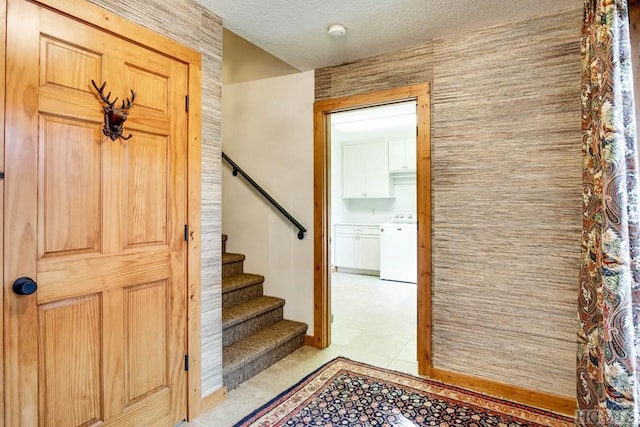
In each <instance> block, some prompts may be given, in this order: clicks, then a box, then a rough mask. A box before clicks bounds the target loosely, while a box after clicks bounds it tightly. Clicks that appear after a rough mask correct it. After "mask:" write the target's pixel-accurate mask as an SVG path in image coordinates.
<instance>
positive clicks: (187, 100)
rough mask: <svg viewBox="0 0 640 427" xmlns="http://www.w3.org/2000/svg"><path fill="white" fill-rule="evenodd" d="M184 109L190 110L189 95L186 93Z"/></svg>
mask: <svg viewBox="0 0 640 427" xmlns="http://www.w3.org/2000/svg"><path fill="white" fill-rule="evenodd" d="M184 110H185V111H186V112H187V113H188V112H189V95H185V97H184Z"/></svg>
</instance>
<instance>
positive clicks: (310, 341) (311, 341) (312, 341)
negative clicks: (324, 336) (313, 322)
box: [304, 335, 320, 348]
mask: <svg viewBox="0 0 640 427" xmlns="http://www.w3.org/2000/svg"><path fill="white" fill-rule="evenodd" d="M304 345H308V346H309V347H315V348H320V347H318V341H317V340H316V337H315V336H314V335H305V336H304Z"/></svg>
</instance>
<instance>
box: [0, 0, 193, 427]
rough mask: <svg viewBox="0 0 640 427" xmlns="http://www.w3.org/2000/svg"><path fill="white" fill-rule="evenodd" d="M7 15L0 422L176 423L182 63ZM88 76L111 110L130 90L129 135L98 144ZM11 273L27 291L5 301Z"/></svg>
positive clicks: (182, 408)
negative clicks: (6, 251) (101, 87)
mask: <svg viewBox="0 0 640 427" xmlns="http://www.w3.org/2000/svg"><path fill="white" fill-rule="evenodd" d="M8 4H9V6H8V18H7V84H6V89H7V90H6V108H5V110H6V127H5V134H6V136H7V139H6V141H7V143H6V152H7V163H6V168H5V173H6V180H5V187H4V189H5V192H6V197H5V201H6V206H7V210H5V212H4V213H5V215H4V224H5V230H7V233H5V240H4V243H5V244H4V246H6V247H12V248H13V250H12V252H11V254H10V255H9V256H8V257H7V258H6V260H5V265H4V280H5V287H4V289H5V291H4V298H5V302H6V304H5V310H4V313H5V314H4V320H5V341H6V345H5V353H4V354H5V357H4V361H5V368H6V369H5V379H6V383H5V398H6V414H5V425H16V426H17V425H34V423H36V422H37V424H39V425H92V424H96V423H101V422H102V421H104V422H105V423H106V424H113V425H137V424H142V423H151V424H153V425H162V424H167V425H168V424H170V423H174V424H175V422H177V421H179V420H180V419H183V418H185V417H186V400H187V389H186V374H185V372H184V368H183V363H184V354H185V352H186V346H187V341H186V328H187V270H188V269H189V272H190V274H191V269H190V267H189V265H188V260H187V243H186V242H185V240H184V237H183V236H184V230H183V227H184V224H186V223H187V215H188V213H187V182H188V180H187V158H188V155H189V156H190V155H191V154H190V153H188V151H189V148H190V147H191V146H192V145H193V142H192V138H190V136H191V135H188V134H189V133H191V130H192V127H191V126H192V123H188V115H187V113H186V112H185V108H184V106H185V102H184V97H185V95H186V94H187V93H189V83H191V81H192V78H193V77H192V76H191V75H190V73H189V66H188V63H185V62H182V61H179V60H175V59H172V58H170V57H168V56H166V55H163V54H160V53H157V52H156V51H153V50H149V49H146V48H144V47H142V46H141V45H140V44H138V43H132V42H129V41H127V40H123V39H122V38H120V37H116V36H114V35H113V34H110V33H109V32H106V31H101V30H100V29H98V28H95V27H94V26H90V25H86V24H85V23H82V22H80V21H78V20H75V19H72V18H68V17H65V16H63V15H62V14H58V13H56V12H54V11H52V10H49V9H46V8H42V7H39V6H38V5H36V4H33V3H27V2H25V1H22V0H16V1H13V0H11V1H9V3H8ZM25 29H28V30H29V31H25ZM35 53H39V54H35ZM91 79H94V80H96V82H97V83H98V84H100V83H101V82H102V81H104V80H106V81H107V89H106V91H107V92H108V91H111V92H112V93H113V95H112V99H113V98H114V97H115V96H119V97H120V98H121V99H122V97H126V96H130V92H129V90H130V89H133V90H135V91H136V101H135V104H134V107H133V108H132V109H131V110H130V113H131V114H130V116H129V120H128V121H127V122H126V124H125V128H126V132H125V133H131V134H133V135H134V136H133V137H132V139H130V140H128V141H122V140H117V141H111V140H110V139H108V138H107V137H105V136H104V135H103V134H102V132H101V128H102V123H103V115H102V105H101V102H100V100H99V98H98V97H97V96H96V94H95V91H94V90H93V89H92V86H91V83H90V81H91ZM198 170H199V169H198ZM190 177H191V176H190ZM198 188H199V187H198ZM189 190H191V188H189ZM189 199H191V198H189ZM189 217H191V214H189ZM190 255H191V254H190ZM19 276H30V277H33V278H34V279H36V281H37V282H38V284H39V289H38V291H37V292H36V294H34V295H31V296H17V295H14V294H13V293H12V292H11V283H12V282H13V280H15V278H17V277H19ZM194 282H197V280H196V278H194V277H191V275H190V276H189V284H190V285H191V284H192V283H194ZM37 420H39V421H37ZM171 425H173V424H171Z"/></svg>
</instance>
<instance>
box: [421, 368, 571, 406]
mask: <svg viewBox="0 0 640 427" xmlns="http://www.w3.org/2000/svg"><path fill="white" fill-rule="evenodd" d="M431 378H432V379H435V380H439V381H442V382H445V383H448V384H452V385H455V386H459V387H463V388H467V389H470V390H474V391H478V392H481V393H486V394H490V395H492V396H496V397H502V398H505V399H509V400H513V401H516V402H519V403H523V404H525V405H529V406H535V407H537V408H541V409H546V410H548V411H552V412H556V413H559V414H563V415H568V416H574V415H575V412H576V407H577V404H576V399H574V398H570V397H566V396H560V395H555V394H550V393H543V392H539V391H535V390H530V389H526V388H522V387H517V386H513V385H510V384H504V383H501V382H498V381H492V380H488V379H485V378H478V377H473V376H470V375H465V374H459V373H456V372H450V371H446V370H444V369H438V368H433V367H432V368H431Z"/></svg>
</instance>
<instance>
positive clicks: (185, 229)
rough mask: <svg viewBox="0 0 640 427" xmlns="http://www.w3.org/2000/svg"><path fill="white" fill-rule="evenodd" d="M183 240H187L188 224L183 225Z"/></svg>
mask: <svg viewBox="0 0 640 427" xmlns="http://www.w3.org/2000/svg"><path fill="white" fill-rule="evenodd" d="M184 241H185V242H188V241H189V224H185V225H184Z"/></svg>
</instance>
